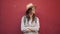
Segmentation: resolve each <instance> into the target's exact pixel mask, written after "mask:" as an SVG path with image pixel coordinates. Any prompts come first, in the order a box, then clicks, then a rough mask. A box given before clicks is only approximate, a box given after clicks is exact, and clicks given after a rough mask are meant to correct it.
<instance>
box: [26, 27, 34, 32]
mask: <svg viewBox="0 0 60 34" xmlns="http://www.w3.org/2000/svg"><path fill="white" fill-rule="evenodd" d="M27 29H28V30H29V32H35V31H34V30H32V29H30V28H27Z"/></svg>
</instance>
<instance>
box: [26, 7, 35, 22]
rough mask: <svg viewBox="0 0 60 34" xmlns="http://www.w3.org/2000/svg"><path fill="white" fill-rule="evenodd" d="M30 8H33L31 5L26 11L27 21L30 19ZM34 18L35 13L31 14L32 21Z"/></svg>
mask: <svg viewBox="0 0 60 34" xmlns="http://www.w3.org/2000/svg"><path fill="white" fill-rule="evenodd" d="M32 8H33V7H30V8H29V9H28V10H27V11H26V18H27V19H28V21H29V20H30V16H29V13H31V11H32ZM34 19H35V14H33V16H32V22H33V21H34Z"/></svg>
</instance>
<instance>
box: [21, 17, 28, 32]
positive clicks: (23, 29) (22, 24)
mask: <svg viewBox="0 0 60 34" xmlns="http://www.w3.org/2000/svg"><path fill="white" fill-rule="evenodd" d="M26 30H27V27H25V25H24V16H23V17H22V19H21V31H23V32H25V31H26Z"/></svg>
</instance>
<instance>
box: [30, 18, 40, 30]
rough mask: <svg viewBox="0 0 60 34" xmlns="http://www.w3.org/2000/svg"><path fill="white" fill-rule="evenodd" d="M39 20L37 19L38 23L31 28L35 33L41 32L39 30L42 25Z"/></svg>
mask: <svg viewBox="0 0 60 34" xmlns="http://www.w3.org/2000/svg"><path fill="white" fill-rule="evenodd" d="M39 23H40V22H39V19H38V18H37V23H36V25H35V26H34V27H30V28H31V29H33V30H34V31H39V28H40V24H39Z"/></svg>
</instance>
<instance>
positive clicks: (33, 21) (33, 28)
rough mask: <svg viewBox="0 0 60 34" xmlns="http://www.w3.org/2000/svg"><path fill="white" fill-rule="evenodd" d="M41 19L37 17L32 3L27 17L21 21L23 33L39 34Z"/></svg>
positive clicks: (28, 8)
mask: <svg viewBox="0 0 60 34" xmlns="http://www.w3.org/2000/svg"><path fill="white" fill-rule="evenodd" d="M39 27H40V26H39V19H38V17H36V16H35V6H33V4H32V3H30V4H28V5H27V11H26V15H25V16H23V17H22V20H21V31H22V32H23V34H38V31H39Z"/></svg>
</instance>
